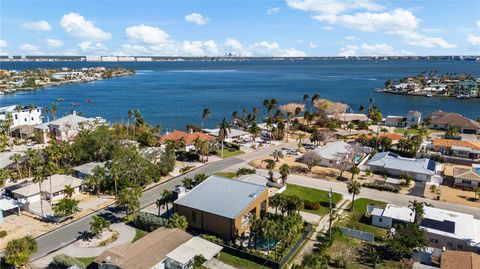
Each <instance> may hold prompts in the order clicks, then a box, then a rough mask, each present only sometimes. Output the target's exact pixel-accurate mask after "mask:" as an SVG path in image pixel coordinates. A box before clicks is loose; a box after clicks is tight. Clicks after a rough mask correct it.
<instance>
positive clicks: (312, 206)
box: [303, 200, 320, 210]
mask: <svg viewBox="0 0 480 269" xmlns="http://www.w3.org/2000/svg"><path fill="white" fill-rule="evenodd" d="M303 207H304V208H305V209H308V210H318V209H320V203H318V202H315V201H308V200H304V201H303Z"/></svg>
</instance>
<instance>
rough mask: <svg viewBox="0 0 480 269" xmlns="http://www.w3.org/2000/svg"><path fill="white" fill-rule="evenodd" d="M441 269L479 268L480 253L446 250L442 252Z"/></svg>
mask: <svg viewBox="0 0 480 269" xmlns="http://www.w3.org/2000/svg"><path fill="white" fill-rule="evenodd" d="M440 268H441V269H480V255H478V254H476V253H473V252H467V251H454V250H447V251H444V252H443V253H442V257H441V260H440Z"/></svg>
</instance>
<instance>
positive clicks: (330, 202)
mask: <svg viewBox="0 0 480 269" xmlns="http://www.w3.org/2000/svg"><path fill="white" fill-rule="evenodd" d="M332 195H333V193H332V188H330V192H328V201H329V209H330V210H329V213H328V214H329V223H328V235H329V236H331V235H332Z"/></svg>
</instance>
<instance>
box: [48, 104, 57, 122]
mask: <svg viewBox="0 0 480 269" xmlns="http://www.w3.org/2000/svg"><path fill="white" fill-rule="evenodd" d="M57 111H58V103H57V102H53V103H52V108H51V109H50V112H51V113H52V116H53V119H54V120H56V119H57Z"/></svg>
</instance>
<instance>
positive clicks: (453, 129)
mask: <svg viewBox="0 0 480 269" xmlns="http://www.w3.org/2000/svg"><path fill="white" fill-rule="evenodd" d="M458 134H459V131H458V128H457V126H454V125H448V129H447V131H446V132H445V136H447V137H452V136H456V135H458Z"/></svg>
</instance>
